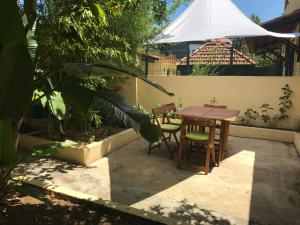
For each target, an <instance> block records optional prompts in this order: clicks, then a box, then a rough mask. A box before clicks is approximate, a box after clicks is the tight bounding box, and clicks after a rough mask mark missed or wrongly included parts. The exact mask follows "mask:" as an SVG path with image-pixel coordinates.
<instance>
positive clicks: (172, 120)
mask: <svg viewBox="0 0 300 225" xmlns="http://www.w3.org/2000/svg"><path fill="white" fill-rule="evenodd" d="M170 123H171V124H175V125H181V124H182V120H181V119H172V118H171V119H170Z"/></svg>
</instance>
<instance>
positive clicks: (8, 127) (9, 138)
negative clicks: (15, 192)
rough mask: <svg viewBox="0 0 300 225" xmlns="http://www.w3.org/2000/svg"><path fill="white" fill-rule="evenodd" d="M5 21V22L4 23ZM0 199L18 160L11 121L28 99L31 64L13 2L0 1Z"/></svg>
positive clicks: (4, 193)
mask: <svg viewBox="0 0 300 225" xmlns="http://www.w3.org/2000/svg"><path fill="white" fill-rule="evenodd" d="M8 23H9V25H8ZM0 29H1V34H0V201H1V200H2V199H3V197H4V196H5V195H6V191H7V183H8V181H9V178H10V172H11V170H12V169H13V168H14V166H15V165H16V164H17V163H18V155H17V150H16V146H15V143H14V139H13V134H12V120H19V119H20V118H21V117H22V116H23V115H24V113H25V112H26V108H27V106H28V104H29V103H30V101H31V97H32V92H33V72H34V67H33V64H32V61H31V57H30V54H29V51H28V46H27V41H26V31H25V29H24V26H23V23H22V20H21V17H20V14H19V11H18V7H17V5H16V2H15V1H10V0H2V1H0Z"/></svg>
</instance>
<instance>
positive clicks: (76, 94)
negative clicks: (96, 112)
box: [61, 84, 94, 114]
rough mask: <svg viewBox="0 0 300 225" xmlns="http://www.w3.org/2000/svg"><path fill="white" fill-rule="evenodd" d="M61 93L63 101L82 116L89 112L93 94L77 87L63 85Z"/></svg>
mask: <svg viewBox="0 0 300 225" xmlns="http://www.w3.org/2000/svg"><path fill="white" fill-rule="evenodd" d="M61 92H62V96H63V99H64V100H65V101H66V102H68V103H69V104H71V105H72V106H74V107H75V108H76V109H77V110H79V111H80V112H82V113H84V114H86V113H87V112H88V111H89V109H90V107H91V105H92V103H93V101H94V93H93V92H92V91H90V90H89V89H87V88H85V87H82V86H79V85H72V84H67V85H63V86H62V87H61Z"/></svg>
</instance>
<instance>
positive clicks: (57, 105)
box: [49, 91, 66, 120]
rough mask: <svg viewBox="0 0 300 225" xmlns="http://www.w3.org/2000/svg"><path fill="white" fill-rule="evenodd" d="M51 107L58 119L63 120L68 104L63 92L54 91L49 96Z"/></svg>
mask: <svg viewBox="0 0 300 225" xmlns="http://www.w3.org/2000/svg"><path fill="white" fill-rule="evenodd" d="M49 108H50V110H51V112H52V114H53V115H54V116H55V117H56V118H57V119H58V120H63V119H64V117H65V113H66V106H65V103H64V100H63V98H62V97H61V93H60V92H57V91H54V92H53V93H52V94H51V95H50V97H49Z"/></svg>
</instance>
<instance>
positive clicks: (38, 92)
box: [32, 89, 48, 108]
mask: <svg viewBox="0 0 300 225" xmlns="http://www.w3.org/2000/svg"><path fill="white" fill-rule="evenodd" d="M37 99H39V100H40V101H41V103H42V106H43V107H44V108H45V107H46V105H47V102H48V99H47V96H45V92H43V91H42V90H39V89H36V90H34V92H33V98H32V100H33V101H35V100H37Z"/></svg>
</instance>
